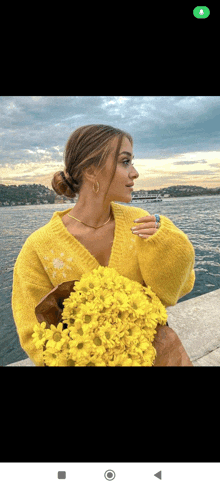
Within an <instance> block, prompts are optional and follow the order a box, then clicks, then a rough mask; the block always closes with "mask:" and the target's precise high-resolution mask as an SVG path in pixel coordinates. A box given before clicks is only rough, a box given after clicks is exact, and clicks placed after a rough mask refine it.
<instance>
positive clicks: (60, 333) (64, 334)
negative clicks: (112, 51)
mask: <svg viewBox="0 0 220 489" xmlns="http://www.w3.org/2000/svg"><path fill="white" fill-rule="evenodd" d="M68 333H69V331H68V329H64V330H63V324H62V323H59V324H58V326H57V327H56V326H54V325H53V324H51V326H50V329H46V332H45V336H46V339H47V340H48V342H47V348H50V347H52V348H55V349H56V350H61V348H62V346H63V345H64V343H66V342H67V341H68Z"/></svg>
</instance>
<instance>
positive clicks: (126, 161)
mask: <svg viewBox="0 0 220 489" xmlns="http://www.w3.org/2000/svg"><path fill="white" fill-rule="evenodd" d="M128 163H131V164H132V165H133V166H134V163H132V162H131V161H130V160H124V161H123V164H126V165H127V164H128Z"/></svg>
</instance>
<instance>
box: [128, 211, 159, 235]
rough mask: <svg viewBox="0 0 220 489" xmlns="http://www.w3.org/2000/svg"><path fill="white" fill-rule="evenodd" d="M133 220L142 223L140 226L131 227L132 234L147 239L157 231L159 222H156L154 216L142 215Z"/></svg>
mask: <svg viewBox="0 0 220 489" xmlns="http://www.w3.org/2000/svg"><path fill="white" fill-rule="evenodd" d="M134 222H138V223H143V224H140V226H135V227H133V228H131V231H132V233H133V234H137V235H138V236H140V237H141V238H144V239H147V238H149V237H150V236H152V235H153V234H155V233H156V232H157V231H158V227H159V223H157V222H156V217H155V216H144V217H140V218H139V219H136V220H135V221H134Z"/></svg>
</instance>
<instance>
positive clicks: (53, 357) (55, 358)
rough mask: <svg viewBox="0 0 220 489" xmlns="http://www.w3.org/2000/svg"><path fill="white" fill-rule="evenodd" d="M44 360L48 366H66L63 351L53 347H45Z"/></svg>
mask: <svg viewBox="0 0 220 489" xmlns="http://www.w3.org/2000/svg"><path fill="white" fill-rule="evenodd" d="M43 357H44V362H45V363H46V365H48V367H66V366H67V357H66V353H65V352H59V351H57V350H56V349H55V348H52V347H50V348H47V345H46V350H45V351H44V352H43Z"/></svg>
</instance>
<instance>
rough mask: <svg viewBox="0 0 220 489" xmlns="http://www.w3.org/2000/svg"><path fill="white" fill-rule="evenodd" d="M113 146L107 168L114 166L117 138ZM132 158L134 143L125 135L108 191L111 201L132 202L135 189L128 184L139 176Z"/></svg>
mask: <svg viewBox="0 0 220 489" xmlns="http://www.w3.org/2000/svg"><path fill="white" fill-rule="evenodd" d="M112 147H113V153H112V154H111V155H110V156H109V157H108V158H107V161H106V168H112V165H113V160H114V153H115V150H116V147H117V139H116V141H115V142H114V143H113V145H112ZM132 158H133V148H132V145H131V143H130V141H129V139H127V138H126V137H124V138H123V140H122V144H121V148H120V151H119V156H118V160H117V166H116V172H115V175H114V178H113V180H112V182H111V185H110V187H109V191H108V196H109V197H110V200H111V201H112V200H113V201H118V202H130V201H131V199H132V191H133V190H135V189H132V188H131V187H127V185H130V184H132V183H134V181H135V179H136V178H138V177H139V173H138V171H137V170H136V169H135V168H134V166H133V164H132Z"/></svg>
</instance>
